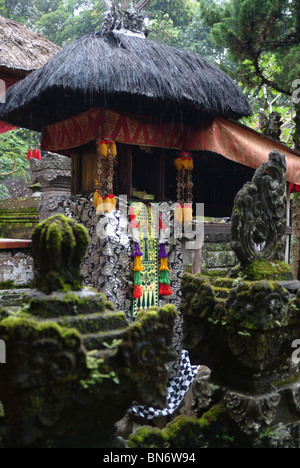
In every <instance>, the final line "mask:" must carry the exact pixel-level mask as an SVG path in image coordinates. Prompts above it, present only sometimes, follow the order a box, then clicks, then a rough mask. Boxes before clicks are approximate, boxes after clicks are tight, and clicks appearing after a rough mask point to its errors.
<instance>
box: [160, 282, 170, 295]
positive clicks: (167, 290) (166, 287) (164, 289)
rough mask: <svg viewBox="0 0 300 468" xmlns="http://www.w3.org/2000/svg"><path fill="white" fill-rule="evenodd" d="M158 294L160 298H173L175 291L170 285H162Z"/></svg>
mask: <svg viewBox="0 0 300 468" xmlns="http://www.w3.org/2000/svg"><path fill="white" fill-rule="evenodd" d="M158 294H159V295H160V296H171V294H173V291H172V289H171V288H170V286H169V285H168V284H160V285H159V291H158Z"/></svg>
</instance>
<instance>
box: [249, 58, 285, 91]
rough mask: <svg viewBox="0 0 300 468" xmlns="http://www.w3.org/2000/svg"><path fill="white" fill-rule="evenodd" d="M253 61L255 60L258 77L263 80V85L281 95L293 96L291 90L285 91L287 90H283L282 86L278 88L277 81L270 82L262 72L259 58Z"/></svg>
mask: <svg viewBox="0 0 300 468" xmlns="http://www.w3.org/2000/svg"><path fill="white" fill-rule="evenodd" d="M252 60H253V65H254V67H255V72H256V75H257V76H258V77H259V78H260V79H261V81H262V84H265V85H267V86H270V88H273V89H275V90H276V91H278V92H279V93H282V94H286V95H287V96H292V92H291V91H290V90H289V89H285V88H282V87H281V86H278V84H277V83H276V81H273V80H270V79H269V78H267V77H266V76H265V75H264V74H263V72H262V71H261V69H260V67H259V63H258V57H255V58H253V59H252Z"/></svg>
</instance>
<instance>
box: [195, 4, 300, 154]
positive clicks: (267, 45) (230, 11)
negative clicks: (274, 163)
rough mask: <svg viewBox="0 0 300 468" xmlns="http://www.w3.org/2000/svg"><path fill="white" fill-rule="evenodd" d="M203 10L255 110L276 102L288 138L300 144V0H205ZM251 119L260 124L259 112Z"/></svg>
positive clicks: (212, 35)
mask: <svg viewBox="0 0 300 468" xmlns="http://www.w3.org/2000/svg"><path fill="white" fill-rule="evenodd" d="M200 10H201V14H202V16H203V19H204V21H205V24H206V25H208V26H209V27H210V28H211V30H210V33H209V35H208V37H209V39H210V40H211V42H212V43H213V44H214V45H215V47H216V49H219V50H223V51H224V50H227V54H228V59H229V63H234V64H235V66H234V68H228V69H227V72H228V73H230V74H231V75H232V76H233V78H234V79H236V80H237V81H238V82H239V83H240V84H242V86H243V87H244V90H245V93H248V96H249V98H250V102H251V104H252V105H253V107H254V110H256V112H258V111H259V110H263V111H266V113H268V112H271V111H272V110H273V111H274V110H275V109H274V108H273V107H277V109H276V110H279V113H280V114H281V117H282V119H283V122H284V127H283V141H284V142H286V143H287V144H290V145H291V137H293V140H294V142H293V144H294V146H296V147H297V145H298V137H297V135H298V133H299V129H300V120H299V119H300V117H299V108H298V107H297V105H295V103H294V102H293V101H292V94H293V91H294V90H293V82H294V80H295V79H298V78H299V77H300V66H299V63H300V0H276V1H274V0H266V1H264V2H261V1H260V0H228V1H227V2H221V3H220V2H217V1H213V0H200ZM274 103H276V104H275V106H274ZM287 108H288V109H289V111H288V115H287V116H286V111H287ZM246 123H247V124H249V123H250V125H251V126H254V127H256V126H257V123H258V114H256V115H255V116H254V119H253V120H252V121H251V122H250V121H249V119H248V120H247V121H246Z"/></svg>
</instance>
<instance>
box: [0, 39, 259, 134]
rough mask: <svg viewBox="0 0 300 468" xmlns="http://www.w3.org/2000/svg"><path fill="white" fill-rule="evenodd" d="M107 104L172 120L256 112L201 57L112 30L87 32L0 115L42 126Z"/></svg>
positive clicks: (29, 80) (15, 93)
mask: <svg viewBox="0 0 300 468" xmlns="http://www.w3.org/2000/svg"><path fill="white" fill-rule="evenodd" d="M101 105H104V106H106V107H108V108H110V109H113V110H118V111H123V112H124V111H125V112H130V113H136V112H138V113H142V114H147V115H153V114H155V115H156V116H158V115H164V116H166V115H168V116H170V115H172V116H173V118H176V116H177V117H178V116H181V118H182V116H189V117H193V118H194V117H195V115H196V114H197V116H199V115H202V114H203V113H204V114H207V113H208V114H213V115H221V116H224V117H230V118H234V119H238V118H240V117H242V116H246V115H250V114H251V109H250V107H249V105H248V103H247V101H246V99H245V97H244V95H243V94H242V92H241V91H240V89H239V88H238V86H237V85H236V84H235V83H234V82H233V80H232V79H231V78H229V77H228V76H227V75H226V74H225V73H224V72H222V71H221V70H219V69H218V68H216V67H214V66H213V65H211V64H209V63H208V62H206V61H205V60H203V59H202V58H201V57H199V56H197V55H195V54H194V53H191V52H187V51H183V50H178V49H175V48H173V47H170V46H167V45H165V44H161V43H156V42H154V41H152V40H149V39H146V38H142V37H136V36H134V35H127V34H124V33H120V32H118V31H108V32H106V33H105V34H102V33H93V34H89V35H86V36H83V37H81V38H80V39H78V40H76V41H75V42H73V43H72V44H71V45H70V46H68V47H66V48H65V49H63V50H61V51H60V52H58V53H57V54H56V55H55V56H54V57H52V58H51V59H50V60H49V61H48V62H47V63H46V64H45V65H43V66H42V67H41V68H39V69H38V70H35V71H34V72H32V73H31V74H30V75H29V76H28V77H26V78H25V79H24V80H22V81H20V82H19V83H17V84H15V85H14V86H12V87H11V88H10V89H9V90H8V92H7V96H6V104H3V105H2V106H1V105H0V119H2V120H5V121H7V122H9V123H11V124H14V125H16V126H22V127H26V128H31V129H34V130H38V131H41V130H42V128H43V127H44V126H45V125H47V124H50V123H54V122H57V121H61V120H64V119H66V118H69V117H71V116H73V115H76V114H78V113H80V112H84V111H85V110H87V109H90V108H93V107H98V106H101Z"/></svg>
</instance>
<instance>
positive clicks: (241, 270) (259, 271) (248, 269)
mask: <svg viewBox="0 0 300 468" xmlns="http://www.w3.org/2000/svg"><path fill="white" fill-rule="evenodd" d="M231 274H232V275H233V276H234V277H236V278H237V277H243V278H244V279H245V280H250V281H258V280H263V279H267V280H274V281H285V280H291V279H293V277H294V275H293V271H292V267H291V266H290V265H288V264H287V263H285V262H282V261H280V260H272V261H270V260H265V259H262V260H255V261H254V262H252V263H250V264H249V265H246V266H243V267H241V266H239V267H237V268H236V269H234V270H232V272H231Z"/></svg>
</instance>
